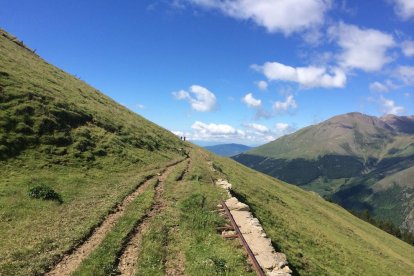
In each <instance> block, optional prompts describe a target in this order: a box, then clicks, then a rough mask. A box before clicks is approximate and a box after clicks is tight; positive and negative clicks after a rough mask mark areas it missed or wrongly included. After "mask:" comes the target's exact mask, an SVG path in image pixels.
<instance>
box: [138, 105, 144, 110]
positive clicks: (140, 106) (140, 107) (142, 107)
mask: <svg viewBox="0 0 414 276" xmlns="http://www.w3.org/2000/svg"><path fill="white" fill-rule="evenodd" d="M137 107H138V108H139V109H145V105H143V104H137Z"/></svg>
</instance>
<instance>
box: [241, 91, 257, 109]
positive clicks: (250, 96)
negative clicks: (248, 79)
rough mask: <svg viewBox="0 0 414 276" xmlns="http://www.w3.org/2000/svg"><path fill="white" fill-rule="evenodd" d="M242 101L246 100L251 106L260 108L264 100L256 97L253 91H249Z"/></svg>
mask: <svg viewBox="0 0 414 276" xmlns="http://www.w3.org/2000/svg"><path fill="white" fill-rule="evenodd" d="M242 102H244V103H245V104H246V105H247V106H249V107H254V108H258V107H260V106H261V105H262V100H258V99H255V98H254V97H253V94H252V93H248V94H247V95H245V96H244V97H243V98H242Z"/></svg>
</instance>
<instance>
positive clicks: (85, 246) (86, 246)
mask: <svg viewBox="0 0 414 276" xmlns="http://www.w3.org/2000/svg"><path fill="white" fill-rule="evenodd" d="M176 164H177V163H174V164H171V165H169V167H167V169H166V170H165V171H164V172H163V173H162V175H161V176H160V177H159V178H160V180H161V181H162V180H163V179H165V177H166V175H167V174H168V173H169V172H170V171H171V170H172V169H173V167H174V166H175V165H176ZM150 180H151V179H149V180H147V181H145V182H144V183H142V184H141V185H139V186H138V187H137V189H136V190H135V191H133V192H132V193H131V194H129V195H128V196H127V197H125V199H124V200H123V201H122V202H121V203H120V204H119V205H118V206H117V207H116V208H115V210H113V212H112V213H111V214H109V215H108V216H107V217H106V218H105V219H104V220H103V222H102V223H101V224H100V225H99V226H98V227H97V228H96V229H95V230H94V231H93V232H92V234H91V236H90V237H89V238H88V239H87V240H86V241H85V242H84V243H82V244H81V245H80V246H79V247H77V248H76V249H74V250H73V251H72V252H71V253H68V254H67V255H65V256H64V257H63V258H62V259H61V260H60V261H59V262H58V263H57V265H56V266H55V267H54V268H53V269H52V270H50V271H49V272H47V273H46V275H50V276H52V275H53V276H55V275H56V276H66V275H71V274H72V273H73V272H74V271H75V270H76V269H77V268H78V267H79V265H80V264H81V262H82V261H83V260H84V259H86V257H87V256H89V254H90V253H92V251H94V250H95V249H96V248H97V247H98V245H99V244H100V243H101V242H102V241H103V239H104V238H105V236H106V234H108V232H109V231H110V230H111V229H112V227H113V226H114V225H115V223H116V222H117V221H118V219H119V218H120V217H122V215H123V214H124V212H125V209H126V207H127V206H128V204H129V203H131V202H132V201H133V200H134V199H135V198H137V197H138V196H139V195H140V194H142V193H143V192H144V191H145V190H146V189H147V188H148V185H149V183H150ZM158 193H159V192H158V191H157V194H158Z"/></svg>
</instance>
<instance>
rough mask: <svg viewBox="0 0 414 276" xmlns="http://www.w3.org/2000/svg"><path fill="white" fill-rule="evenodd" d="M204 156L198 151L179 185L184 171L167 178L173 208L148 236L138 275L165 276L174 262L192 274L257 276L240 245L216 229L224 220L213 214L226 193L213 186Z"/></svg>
mask: <svg viewBox="0 0 414 276" xmlns="http://www.w3.org/2000/svg"><path fill="white" fill-rule="evenodd" d="M202 154H205V153H204V152H203V151H201V150H199V149H195V150H194V151H193V153H192V155H191V159H192V162H191V166H190V169H189V172H188V173H187V174H186V175H185V177H184V179H183V181H178V182H177V181H176V178H177V177H178V176H179V175H181V172H180V170H179V169H177V170H176V172H175V173H174V174H171V175H170V177H169V178H168V179H167V181H166V183H165V199H166V201H167V208H166V210H165V211H164V212H163V213H162V214H160V216H159V217H158V218H156V219H154V220H153V221H152V222H151V225H150V228H149V231H148V232H147V233H145V234H144V237H143V243H142V244H143V248H142V250H141V254H140V256H139V259H138V273H137V275H164V273H165V271H166V269H168V268H167V267H166V265H167V266H168V263H173V264H177V263H180V265H181V266H182V267H183V269H184V271H185V273H186V275H254V274H253V273H251V272H248V270H249V266H248V265H247V263H246V257H245V256H244V254H245V253H244V251H243V248H241V247H240V246H239V244H238V241H228V240H224V239H223V238H222V237H221V236H220V233H217V231H216V227H217V226H219V225H222V224H223V223H224V221H223V218H221V217H220V216H219V215H218V214H217V213H215V212H213V211H214V210H215V209H216V205H217V204H218V203H219V202H220V199H224V198H225V197H226V195H225V193H224V191H223V190H221V189H220V188H217V187H216V186H215V185H213V183H212V182H211V176H212V175H211V171H210V169H209V168H208V166H207V163H206V160H205V159H204V157H203V155H202Z"/></svg>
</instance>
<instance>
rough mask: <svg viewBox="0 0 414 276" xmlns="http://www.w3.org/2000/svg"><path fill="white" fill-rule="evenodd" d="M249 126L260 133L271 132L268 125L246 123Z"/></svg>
mask: <svg viewBox="0 0 414 276" xmlns="http://www.w3.org/2000/svg"><path fill="white" fill-rule="evenodd" d="M246 126H247V127H248V128H250V129H252V130H254V131H257V132H259V133H267V132H269V128H268V127H267V126H264V125H261V124H256V123H251V124H247V125H246Z"/></svg>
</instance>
